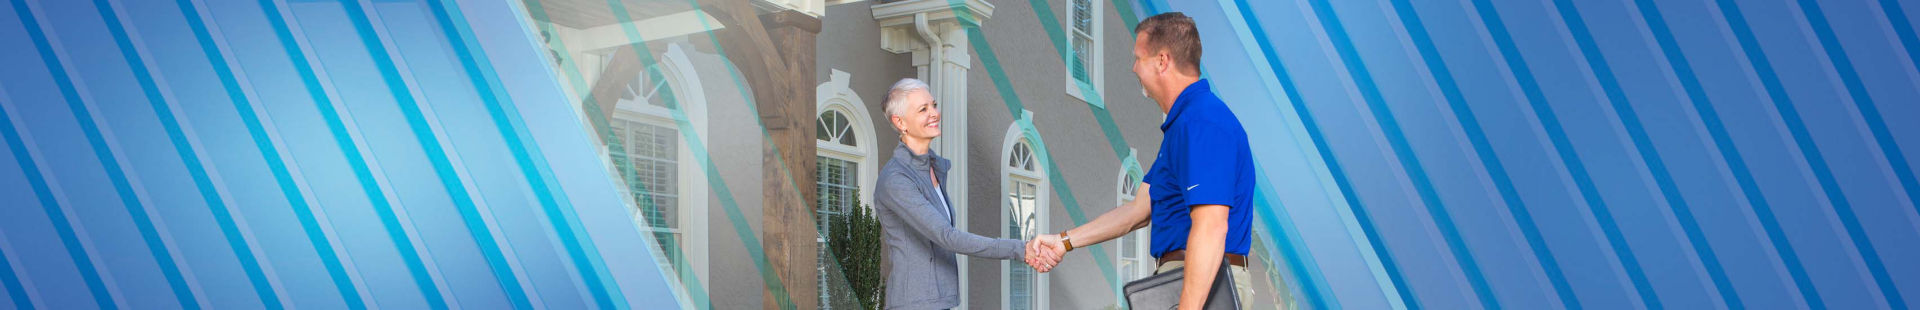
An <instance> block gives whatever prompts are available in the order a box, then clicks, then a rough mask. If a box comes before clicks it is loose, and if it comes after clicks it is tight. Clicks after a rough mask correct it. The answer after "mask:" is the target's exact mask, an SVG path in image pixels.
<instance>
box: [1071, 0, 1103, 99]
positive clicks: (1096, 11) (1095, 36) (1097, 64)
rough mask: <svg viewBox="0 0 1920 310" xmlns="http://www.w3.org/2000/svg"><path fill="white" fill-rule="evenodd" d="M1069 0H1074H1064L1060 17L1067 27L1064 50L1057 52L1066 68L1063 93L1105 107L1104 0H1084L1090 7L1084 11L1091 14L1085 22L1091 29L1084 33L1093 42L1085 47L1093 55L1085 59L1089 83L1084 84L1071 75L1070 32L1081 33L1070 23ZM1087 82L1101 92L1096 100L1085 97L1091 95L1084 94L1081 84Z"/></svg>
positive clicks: (1095, 90) (1072, 36)
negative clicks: (1064, 3)
mask: <svg viewBox="0 0 1920 310" xmlns="http://www.w3.org/2000/svg"><path fill="white" fill-rule="evenodd" d="M1073 1H1075V0H1067V14H1066V19H1064V20H1062V21H1061V22H1062V24H1063V25H1064V26H1065V27H1066V30H1067V31H1066V32H1067V51H1066V52H1067V53H1066V54H1064V55H1061V56H1063V57H1061V58H1060V59H1061V60H1062V61H1064V62H1062V63H1061V64H1064V65H1065V66H1063V67H1065V68H1066V81H1067V82H1066V87H1067V95H1068V96H1072V97H1073V98H1075V99H1080V101H1081V102H1086V103H1087V104H1092V105H1095V106H1099V107H1106V102H1105V101H1106V100H1107V99H1106V96H1105V95H1104V94H1106V93H1107V79H1106V67H1107V66H1106V56H1105V55H1106V52H1105V50H1103V49H1104V48H1105V46H1106V38H1105V36H1106V32H1107V31H1106V27H1105V25H1106V23H1105V21H1106V15H1105V14H1104V13H1105V12H1106V5H1105V4H1103V3H1105V2H1106V1H1100V0H1086V1H1087V2H1088V7H1087V10H1088V11H1090V12H1087V14H1089V15H1090V16H1091V18H1092V21H1090V22H1089V23H1090V24H1089V25H1088V29H1091V30H1092V33H1086V35H1087V37H1088V39H1091V40H1092V43H1093V44H1092V46H1088V47H1087V49H1088V51H1089V52H1088V54H1092V56H1093V57H1091V58H1092V59H1088V61H1087V80H1088V82H1089V83H1091V85H1085V86H1083V85H1081V82H1080V81H1078V80H1074V78H1073V38H1074V36H1078V35H1081V34H1079V33H1076V32H1079V30H1078V29H1074V27H1073V18H1074V15H1073V9H1074V8H1073ZM1087 86H1091V88H1093V92H1094V93H1096V94H1101V96H1098V97H1100V98H1101V100H1100V101H1094V100H1092V99H1089V98H1090V97H1092V96H1087V94H1085V88H1087Z"/></svg>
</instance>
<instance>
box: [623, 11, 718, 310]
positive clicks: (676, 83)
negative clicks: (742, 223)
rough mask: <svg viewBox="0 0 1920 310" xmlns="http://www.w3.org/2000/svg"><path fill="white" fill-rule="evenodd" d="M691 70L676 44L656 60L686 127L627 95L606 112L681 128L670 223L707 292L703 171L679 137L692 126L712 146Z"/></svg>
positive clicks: (702, 94) (702, 96) (639, 219)
mask: <svg viewBox="0 0 1920 310" xmlns="http://www.w3.org/2000/svg"><path fill="white" fill-rule="evenodd" d="M694 68H695V67H694V65H693V61H692V60H691V59H690V58H689V56H688V54H687V52H686V51H685V50H684V49H682V48H681V47H680V44H670V45H668V46H667V52H666V53H664V54H663V55H662V56H661V57H660V58H659V64H658V70H660V75H661V76H662V77H664V78H665V79H666V82H667V83H666V86H667V87H670V89H672V90H673V94H674V100H675V102H676V103H678V105H679V106H680V108H681V110H682V112H683V113H685V115H686V117H687V122H688V123H690V124H691V125H692V126H691V127H692V128H681V127H680V126H679V125H678V124H677V122H676V121H674V118H673V111H672V110H670V109H667V108H664V107H659V106H654V105H651V104H648V103H646V102H639V101H634V100H629V99H622V100H620V101H619V102H617V103H615V105H614V113H613V115H611V116H612V118H615V119H624V120H630V121H636V122H642V123H649V124H654V125H658V126H664V127H669V128H675V129H676V130H681V131H683V132H681V138H680V139H676V141H678V146H677V148H678V149H679V152H678V154H676V155H675V156H676V157H677V158H676V162H677V164H678V166H679V167H677V168H675V170H676V172H675V173H676V174H677V175H678V180H677V182H676V183H678V184H676V185H678V187H679V188H678V190H677V191H675V192H676V194H677V195H678V197H679V205H678V206H675V208H676V209H675V211H676V212H677V213H678V214H679V215H680V219H679V220H678V221H677V223H676V224H678V225H679V227H680V234H681V238H682V239H683V242H681V243H680V246H681V252H682V253H684V255H685V256H686V257H687V263H688V265H689V266H688V268H690V269H692V270H693V274H694V276H695V277H697V278H699V279H703V280H702V281H698V282H699V283H700V285H701V291H706V292H712V290H711V288H710V287H709V285H710V283H712V282H713V281H710V280H704V279H712V277H710V274H709V270H710V269H711V266H710V263H709V261H708V260H707V259H706V258H707V257H711V256H710V255H709V252H710V251H709V248H708V247H709V246H708V245H709V244H710V242H709V239H710V238H711V233H710V232H709V230H708V225H707V223H708V214H707V212H708V210H710V208H708V205H707V204H708V197H707V196H708V195H709V194H710V193H711V191H710V190H708V188H707V187H708V186H707V184H708V183H707V173H706V170H704V169H703V167H701V164H700V163H699V162H698V160H695V158H694V154H693V148H692V147H691V146H690V145H689V144H688V141H687V140H686V139H685V138H684V137H685V136H686V134H687V133H686V132H684V131H685V130H688V129H692V131H693V132H692V133H693V134H694V135H695V137H696V138H698V139H699V141H698V142H699V143H701V144H702V145H708V146H711V145H712V144H711V143H708V141H711V140H710V139H709V138H708V133H705V132H703V130H704V129H705V128H706V126H707V98H706V88H705V86H704V85H702V84H701V82H700V77H699V75H698V74H697V73H696V72H695V71H697V70H694ZM639 74H646V72H645V71H641V72H640V73H639ZM601 152H602V155H603V156H602V158H608V156H612V153H611V150H610V149H608V148H607V146H605V145H603V146H601ZM616 169H617V168H616ZM620 175H621V174H620V173H618V172H616V173H614V175H613V176H614V177H615V178H616V179H619V176H620ZM624 182H625V181H624V180H621V181H618V182H616V183H615V184H625V183H624ZM620 191H622V192H625V191H626V189H625V188H624V187H623V188H621V189H620ZM622 201H625V202H626V203H628V204H629V205H628V206H627V207H628V208H629V209H631V210H635V216H634V217H633V218H634V225H636V227H644V226H645V225H646V222H645V221H646V219H645V218H644V217H643V216H644V214H640V212H638V210H639V208H638V207H637V206H635V205H632V203H633V201H632V200H630V199H623V200H622ZM684 285H685V283H681V284H680V285H676V286H674V288H675V289H676V290H679V291H678V292H675V293H676V294H678V295H680V296H678V297H681V298H683V299H682V300H691V299H684V298H687V296H689V292H687V291H686V290H685V287H684Z"/></svg>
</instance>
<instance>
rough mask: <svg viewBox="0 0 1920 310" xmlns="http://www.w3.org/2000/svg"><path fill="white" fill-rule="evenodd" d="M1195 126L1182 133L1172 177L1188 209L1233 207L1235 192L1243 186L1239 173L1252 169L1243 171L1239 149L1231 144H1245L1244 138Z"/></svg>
mask: <svg viewBox="0 0 1920 310" xmlns="http://www.w3.org/2000/svg"><path fill="white" fill-rule="evenodd" d="M1195 125H1198V126H1189V127H1188V128H1187V129H1186V130H1183V132H1184V134H1182V136H1183V137H1182V140H1184V141H1181V143H1180V144H1179V145H1177V147H1178V149H1177V151H1178V152H1181V153H1182V154H1181V157H1182V158H1180V159H1179V160H1177V161H1175V162H1174V163H1173V164H1174V165H1176V167H1175V169H1174V171H1175V172H1174V177H1175V178H1176V180H1177V181H1178V182H1177V183H1178V184H1181V185H1180V186H1182V187H1183V188H1181V190H1182V191H1183V195H1182V196H1183V197H1184V198H1186V204H1187V207H1192V206H1197V205H1223V206H1232V205H1233V203H1234V201H1235V199H1234V189H1236V188H1240V184H1239V182H1242V180H1240V179H1239V178H1238V177H1237V176H1239V171H1241V170H1246V169H1252V168H1253V167H1242V166H1244V164H1243V163H1244V162H1243V161H1241V160H1240V158H1237V156H1239V153H1238V152H1235V151H1234V150H1236V149H1238V148H1239V146H1236V145H1234V144H1236V143H1246V138H1240V137H1238V135H1243V133H1239V132H1235V131H1232V130H1227V129H1225V128H1220V127H1219V126H1207V125H1201V124H1195Z"/></svg>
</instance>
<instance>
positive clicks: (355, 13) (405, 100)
mask: <svg viewBox="0 0 1920 310" xmlns="http://www.w3.org/2000/svg"><path fill="white" fill-rule="evenodd" d="M340 4H341V6H342V7H343V8H344V9H346V11H347V18H348V19H350V20H351V21H352V22H353V28H354V30H355V31H356V32H358V33H359V37H360V43H361V45H363V46H365V47H366V48H367V54H368V56H369V57H371V58H373V62H374V67H376V68H377V69H379V70H380V76H381V78H382V79H383V80H384V81H385V82H386V84H387V89H388V91H390V92H391V93H392V94H393V98H394V100H395V101H398V102H397V103H398V104H397V105H398V106H399V108H400V113H401V114H402V115H403V116H404V117H406V119H407V125H408V127H410V128H412V130H413V136H414V138H415V139H417V140H418V141H419V142H420V148H421V151H423V152H424V153H426V154H425V155H426V156H427V160H428V161H431V162H432V165H433V170H434V172H435V174H437V175H438V176H439V177H440V185H441V186H442V187H444V188H445V189H446V190H447V195H448V196H449V197H450V198H452V199H453V204H454V206H456V207H457V209H459V211H460V216H461V217H462V218H464V219H465V222H466V225H467V231H468V233H469V234H471V235H472V236H473V241H474V243H476V244H477V245H479V248H480V254H481V255H482V256H484V257H486V259H487V265H489V266H490V267H491V269H492V271H493V276H494V278H495V280H497V282H499V284H500V288H501V290H504V291H505V292H506V295H507V302H508V303H509V304H510V305H511V306H512V307H513V308H515V309H531V308H532V307H533V305H532V303H531V302H530V301H529V300H528V299H527V292H526V289H525V288H522V287H521V286H520V282H519V280H518V277H515V276H514V272H513V266H512V265H511V264H509V263H508V262H507V258H506V255H505V254H504V251H505V249H504V248H503V246H502V245H501V244H500V243H499V242H498V241H496V240H495V239H494V236H493V233H492V232H491V231H489V230H488V229H487V224H486V222H485V219H484V216H485V215H484V214H481V213H480V210H479V209H478V208H477V207H476V206H475V205H474V200H473V197H472V196H470V195H468V192H467V188H466V185H465V184H462V183H461V181H460V176H459V175H458V172H457V171H456V169H455V168H454V167H453V162H452V161H451V160H449V159H448V158H447V152H448V150H446V149H444V148H442V146H441V144H440V140H439V139H438V138H436V137H434V133H433V128H432V127H431V125H429V124H427V119H426V116H425V114H423V113H422V111H421V107H422V106H423V104H424V103H421V102H418V101H415V100H414V98H413V94H412V91H411V90H409V89H408V87H407V85H406V82H405V81H404V80H402V78H401V76H400V70H399V68H398V67H396V65H395V63H394V59H393V57H392V55H390V52H391V51H389V50H388V48H387V46H386V44H383V43H382V42H380V38H379V37H378V34H377V33H375V32H374V29H373V22H372V21H370V20H369V19H368V18H367V14H369V13H368V12H367V10H366V8H363V7H361V6H360V2H359V1H352V0H348V1H340ZM423 283H424V282H423Z"/></svg>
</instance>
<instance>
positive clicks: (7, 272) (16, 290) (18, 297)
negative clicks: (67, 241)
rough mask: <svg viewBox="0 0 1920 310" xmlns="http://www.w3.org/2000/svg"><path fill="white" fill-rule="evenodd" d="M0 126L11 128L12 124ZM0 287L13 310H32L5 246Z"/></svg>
mask: <svg viewBox="0 0 1920 310" xmlns="http://www.w3.org/2000/svg"><path fill="white" fill-rule="evenodd" d="M0 100H6V99H0ZM6 117H7V115H6V111H5V109H0V121H4V120H5V118H6ZM0 125H7V126H8V127H12V126H11V125H12V124H0ZM7 130H12V129H7ZM9 140H11V139H9ZM4 237H5V236H4V235H0V238H4ZM4 242H6V241H5V240H0V245H4V244H3V243H4ZM0 286H4V287H5V288H6V291H7V296H8V300H12V301H13V308H14V309H25V310H33V296H30V295H27V289H26V288H25V287H23V286H21V285H20V276H19V275H18V274H15V273H14V272H13V256H12V255H7V249H6V247H5V246H0Z"/></svg>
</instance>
